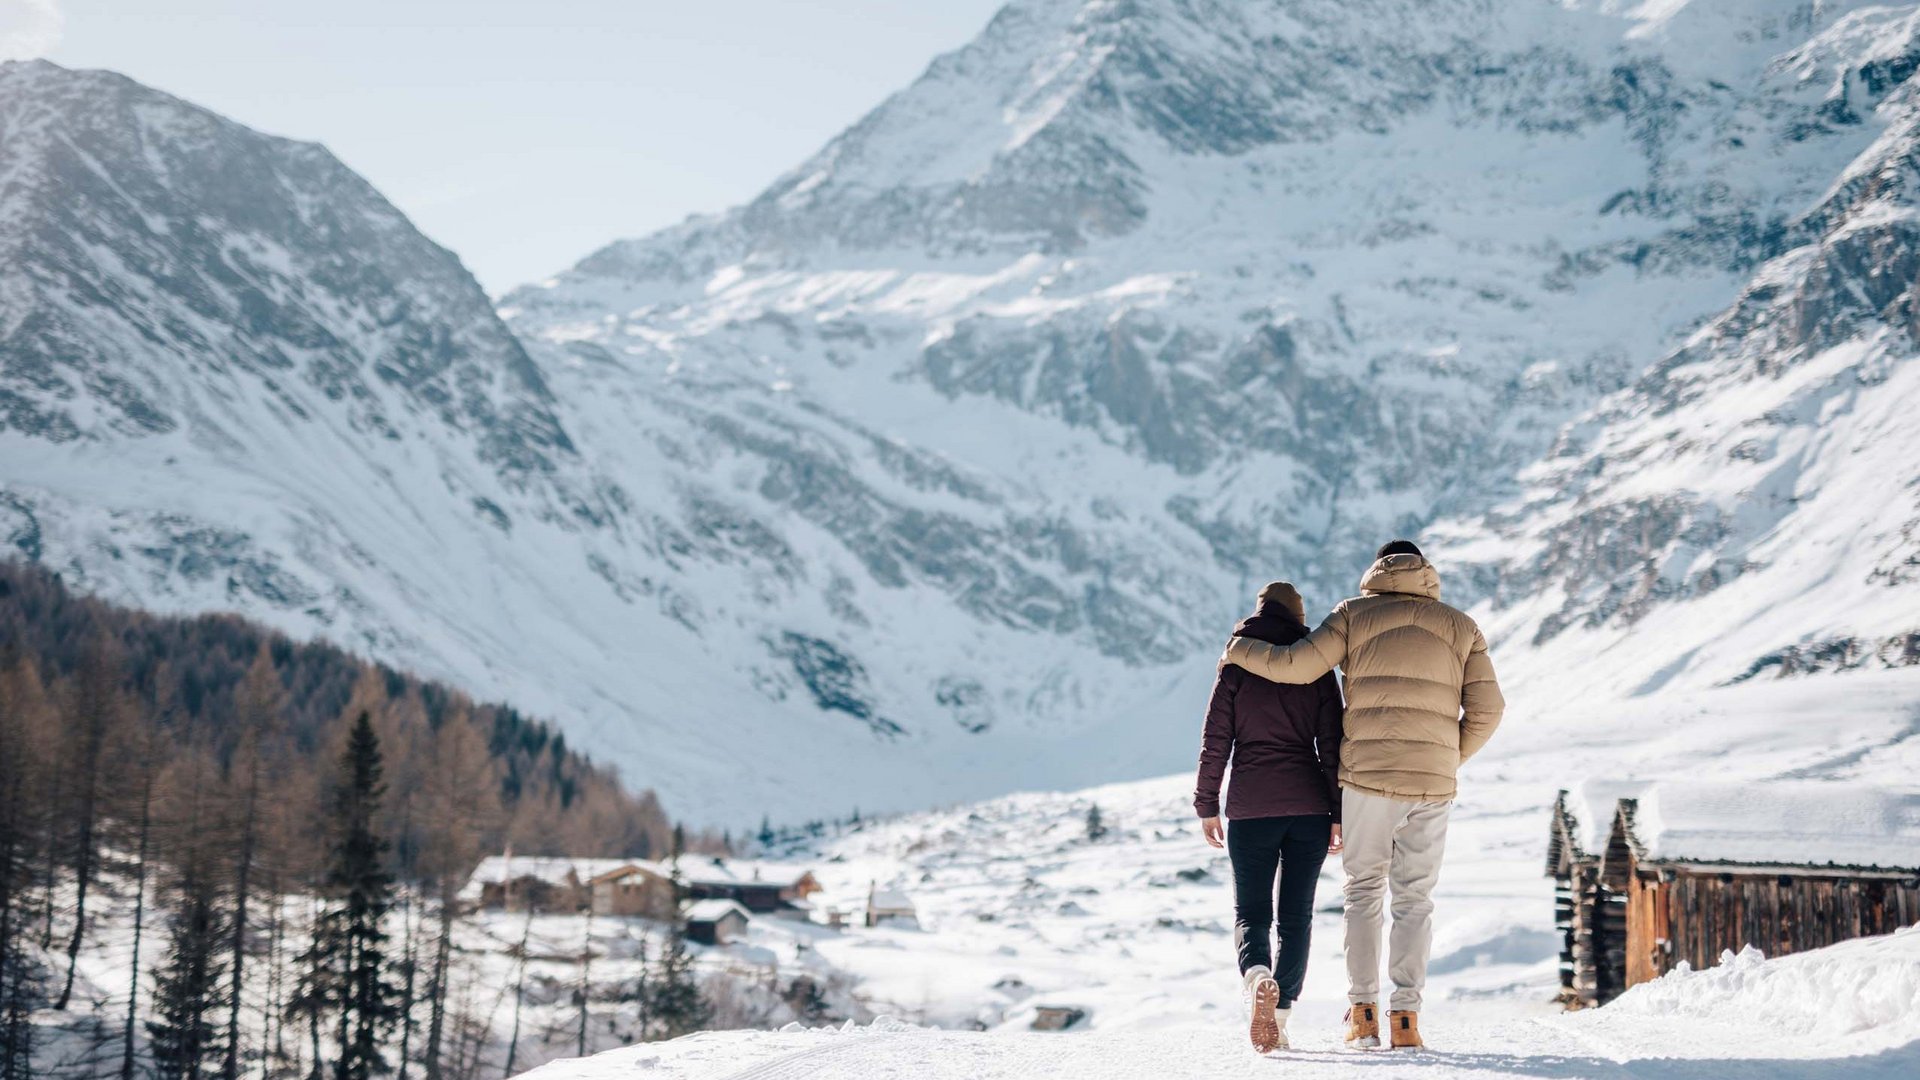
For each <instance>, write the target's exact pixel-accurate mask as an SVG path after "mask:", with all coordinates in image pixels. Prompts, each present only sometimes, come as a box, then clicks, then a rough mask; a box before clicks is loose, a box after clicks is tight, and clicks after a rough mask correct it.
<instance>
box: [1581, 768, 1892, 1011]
mask: <svg viewBox="0 0 1920 1080" xmlns="http://www.w3.org/2000/svg"><path fill="white" fill-rule="evenodd" d="M1608 794H1617V795H1618V797H1617V798H1614V799H1613V800H1612V802H1613V806H1612V810H1611V813H1610V814H1606V816H1605V817H1604V818H1602V817H1600V815H1601V813H1602V811H1601V810H1600V806H1601V805H1604V802H1605V798H1606V796H1607V795H1608ZM1601 820H1604V821H1605V822H1606V826H1605V830H1604V833H1603V832H1602V831H1601V830H1600V828H1599V821H1601ZM1602 836H1604V840H1602V839H1601V837H1602ZM1548 862H1549V872H1550V873H1552V874H1553V875H1554V877H1555V878H1556V881H1557V885H1558V889H1557V897H1556V905H1557V915H1558V918H1559V920H1560V923H1561V926H1562V929H1563V932H1564V934H1565V943H1564V945H1563V949H1562V954H1561V962H1562V976H1561V978H1562V983H1563V986H1564V993H1565V996H1566V1000H1567V1003H1568V1004H1569V1006H1571V1007H1581V1006H1590V1005H1602V1004H1605V1003H1606V1002H1607V1001H1610V1000H1612V998H1614V997H1615V996H1617V995H1618V994H1619V993H1620V992H1621V991H1623V990H1625V989H1627V988H1628V987H1631V986H1635V985H1638V984H1640V983H1643V982H1647V981H1649V980H1651V979H1656V978H1659V977H1660V976H1661V975H1664V974H1666V973H1667V972H1668V971H1671V970H1672V969H1673V968H1674V967H1675V965H1677V964H1679V963H1681V962H1683V961H1684V962H1685V963H1687V964H1688V965H1689V966H1691V967H1693V968H1696V969H1698V968H1705V967H1711V966H1713V965H1714V964H1716V963H1718V962H1719V959H1720V956H1721V954H1722V953H1723V952H1726V951H1729V950H1731V951H1734V952H1738V951H1739V950H1740V949H1742V948H1744V947H1745V946H1748V945H1751V946H1753V947H1755V948H1757V949H1759V950H1760V951H1761V952H1763V953H1765V954H1766V955H1768V956H1784V955H1786V954H1788V953H1795V952H1804V951H1805V950H1808V949H1817V948H1820V947H1822V946H1825V945H1832V944H1834V943H1835V942H1839V941H1846V940H1848V939H1851V938H1858V937H1868V936H1872V935H1876V934H1887V933H1892V932H1893V931H1895V930H1898V929H1900V928H1901V927H1905V926H1911V925H1914V924H1916V923H1920V792H1905V791H1892V790H1886V789H1879V788H1870V787H1865V786H1862V785H1855V784H1847V783H1839V782H1821V783H1751V784H1718V783H1703V782H1668V783H1659V784H1639V785H1595V786H1589V787H1588V788H1586V789H1583V790H1582V791H1581V792H1580V793H1578V794H1570V793H1567V792H1562V793H1561V797H1560V799H1559V800H1558V801H1556V803H1555V805H1554V820H1553V825H1552V832H1551V835H1550V838H1549V855H1548Z"/></svg>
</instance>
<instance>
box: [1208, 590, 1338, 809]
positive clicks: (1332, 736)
mask: <svg viewBox="0 0 1920 1080" xmlns="http://www.w3.org/2000/svg"><path fill="white" fill-rule="evenodd" d="M1233 632H1234V633H1235V634H1236V635H1238V636H1240V637H1251V638H1258V639H1259V640H1261V641H1270V642H1272V643H1273V644H1275V645H1291V644H1292V643H1294V642H1295V641H1298V640H1300V639H1301V638H1303V637H1306V636H1307V628H1306V627H1305V626H1303V625H1301V623H1300V621H1299V620H1298V619H1295V618H1294V617H1293V613H1292V612H1290V611H1288V610H1286V609H1285V608H1283V607H1281V606H1279V605H1277V604H1270V603H1269V604H1261V605H1260V610H1258V611H1256V612H1254V613H1253V614H1252V615H1251V616H1249V617H1248V618H1246V619H1245V620H1243V621H1242V622H1241V623H1240V625H1239V626H1237V627H1235V628H1234V630H1233ZM1341 711H1342V709H1341V704H1340V684H1339V683H1338V682H1336V681H1335V680H1334V676H1333V674H1332V673H1331V672H1329V673H1328V674H1326V675H1324V676H1322V677H1321V678H1320V679H1319V680H1318V681H1317V682H1313V683H1310V684H1308V685H1306V686H1285V685H1282V684H1280V683H1272V682H1268V681H1267V680H1265V679H1262V678H1260V677H1259V676H1258V675H1249V674H1248V673H1247V672H1246V671H1245V670H1244V669H1243V668H1241V667H1239V666H1238V665H1234V664H1229V665H1228V666H1227V667H1225V668H1222V669H1221V671H1220V674H1219V676H1218V677H1217V678H1215V680H1214V683H1213V700H1212V701H1210V702H1208V704H1207V726H1206V731H1205V733H1204V734H1203V735H1202V736H1201V739H1200V775H1199V778H1198V779H1197V781H1196V782H1195V784H1194V792H1193V808H1194V810H1195V811H1196V812H1198V813H1199V815H1200V816H1201V817H1203V818H1206V817H1215V816H1218V815H1219V813H1220V780H1221V777H1222V776H1224V775H1225V773H1226V771H1227V761H1228V759H1229V758H1231V759H1232V761H1233V784H1232V786H1231V787H1230V788H1229V789H1228V791H1227V814H1226V816H1227V817H1228V818H1229V819H1230V820H1240V819H1243V818H1262V817H1288V816H1292V815H1295V814H1332V815H1333V820H1335V821H1339V820H1340V781H1339V779H1338V774H1339V771H1340V715H1341Z"/></svg>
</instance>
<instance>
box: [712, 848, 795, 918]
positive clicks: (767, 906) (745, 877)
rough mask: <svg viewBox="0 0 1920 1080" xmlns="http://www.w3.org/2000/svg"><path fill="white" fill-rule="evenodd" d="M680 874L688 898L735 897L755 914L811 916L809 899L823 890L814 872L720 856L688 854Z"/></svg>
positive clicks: (789, 916) (736, 901)
mask: <svg viewBox="0 0 1920 1080" xmlns="http://www.w3.org/2000/svg"><path fill="white" fill-rule="evenodd" d="M680 876H681V881H682V885H681V890H682V892H683V894H684V895H685V896H686V897H687V898H688V899H691V900H732V901H734V902H735V903H737V904H739V905H740V906H741V907H744V908H746V909H747V910H748V911H749V912H751V913H753V914H755V915H775V916H779V917H781V918H790V919H807V918H810V917H811V913H812V904H811V903H810V902H809V900H808V898H809V897H811V896H812V895H813V894H815V893H817V892H819V891H820V882H819V881H817V880H815V878H814V876H813V874H812V873H811V872H810V871H807V870H802V869H800V868H798V867H793V866H781V865H778V864H775V863H767V862H753V861H749V860H746V859H728V858H723V857H720V856H704V855H702V856H693V855H689V856H685V857H683V858H681V860H680Z"/></svg>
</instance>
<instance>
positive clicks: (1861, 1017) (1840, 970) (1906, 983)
mask: <svg viewBox="0 0 1920 1080" xmlns="http://www.w3.org/2000/svg"><path fill="white" fill-rule="evenodd" d="M1623 1014H1624V1015H1625V1016H1627V1017H1629V1018H1633V1017H1677V1018H1685V1019H1690V1020H1694V1021H1700V1022H1701V1023H1699V1024H1697V1025H1696V1026H1697V1027H1698V1028H1700V1029H1703V1030H1705V1029H1723V1028H1735V1029H1738V1028H1766V1029H1770V1030H1773V1031H1775V1032H1778V1033H1779V1034H1781V1035H1784V1036H1789V1037H1792V1038H1795V1039H1803V1040H1805V1041H1806V1043H1807V1044H1808V1045H1807V1048H1808V1049H1812V1048H1813V1047H1814V1044H1819V1045H1822V1046H1833V1047H1844V1049H1846V1050H1848V1051H1851V1052H1871V1051H1875V1050H1881V1049H1887V1048H1890V1047H1895V1046H1902V1045H1905V1044H1907V1043H1911V1042H1914V1041H1915V1040H1920V927H1911V928H1909V929H1906V930H1902V931H1900V932H1899V933H1896V934H1890V935H1888V936H1886V937H1875V938H1860V939H1858V940H1855V941H1846V942H1842V943H1840V944H1838V945H1833V946H1829V947H1828V948H1825V949H1816V950H1814V951H1812V952H1806V953H1799V954H1796V955H1793V956H1784V957H1781V958H1779V959H1776V960H1768V959H1766V958H1765V957H1764V956H1762V955H1761V953H1760V951H1759V950H1758V949H1755V948H1753V947H1752V946H1748V947H1747V948H1746V949H1744V950H1742V951H1741V952H1740V954H1739V955H1737V956H1735V955H1733V954H1731V953H1728V954H1724V955H1723V957H1722V959H1721V963H1720V965H1719V966H1718V967H1714V968H1709V969H1707V970H1705V971H1690V970H1688V969H1687V968H1686V966H1685V965H1684V964H1683V965H1682V966H1681V967H1680V968H1679V969H1677V970H1675V971H1673V972H1672V973H1670V974H1668V975H1666V976H1664V977H1662V978H1660V979H1656V980H1655V981H1653V982H1650V983H1643V984H1641V985H1639V986H1636V987H1634V988H1633V989H1631V990H1629V991H1627V992H1626V993H1625V994H1622V995H1621V996H1620V997H1619V999H1618V1000H1616V1001H1614V1002H1613V1004H1611V1005H1608V1006H1607V1007H1606V1008H1604V1009H1601V1010H1598V1011H1597V1012H1596V1013H1594V1014H1591V1015H1593V1016H1594V1018H1595V1019H1596V1020H1598V1019H1600V1018H1601V1017H1603V1016H1604V1017H1606V1019H1608V1020H1610V1021H1613V1022H1616V1023H1617V1022H1618V1021H1619V1020H1620V1018H1621V1017H1622V1015H1623ZM1583 1015H1585V1014H1583Z"/></svg>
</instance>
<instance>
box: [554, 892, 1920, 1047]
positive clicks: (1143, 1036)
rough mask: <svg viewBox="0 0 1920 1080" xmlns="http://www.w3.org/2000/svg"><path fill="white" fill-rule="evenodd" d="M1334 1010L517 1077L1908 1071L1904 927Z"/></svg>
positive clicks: (1919, 987) (1918, 979) (1915, 996)
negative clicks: (1271, 1043) (1392, 1044)
mask: <svg viewBox="0 0 1920 1080" xmlns="http://www.w3.org/2000/svg"><path fill="white" fill-rule="evenodd" d="M1337 1015H1338V1011H1337V1009H1335V1008H1333V1007H1330V1006H1328V1007H1315V1008H1311V1009H1304V1010H1300V1011H1297V1012H1296V1014H1295V1023H1294V1025H1293V1026H1294V1031H1293V1039H1294V1045H1295V1047H1296V1049H1294V1050H1292V1051H1290V1052H1285V1053H1279V1054H1273V1055H1270V1056H1268V1057H1264V1058H1263V1057H1259V1056H1256V1055H1255V1054H1254V1053H1253V1052H1252V1051H1251V1050H1250V1049H1248V1048H1247V1046H1246V1043H1245V1036H1244V1034H1243V1032H1242V1031H1241V1030H1240V1028H1239V1025H1238V1023H1237V1022H1234V1021H1233V1019H1232V1018H1231V1017H1229V1016H1225V1015H1219V1016H1217V1017H1216V1018H1215V1019H1214V1020H1211V1021H1209V1022H1207V1023H1203V1024H1194V1023H1191V1022H1176V1026H1168V1027H1157V1028H1156V1027H1153V1026H1150V1025H1146V1024H1131V1025H1124V1026H1115V1027H1107V1028H1096V1029H1094V1030H1091V1031H1087V1032H1083V1033H1068V1034H1039V1033H1034V1032H1028V1031H1008V1030H1003V1031H994V1032H956V1031H936V1030H931V1029H924V1028H915V1027H912V1026H909V1025H905V1024H900V1023H897V1022H893V1021H888V1020H880V1021H876V1022H875V1023H874V1024H873V1025H871V1026H869V1027H865V1028H855V1027H848V1028H845V1029H841V1030H833V1029H818V1030H812V1031H807V1030H788V1031H778V1032H715V1033H708V1034H701V1035H694V1036H690V1037H688V1038H685V1039H679V1040H676V1041H673V1042H669V1043H655V1044H651V1045H646V1046H635V1047H629V1048H627V1049H624V1050H615V1051H613V1052H611V1053H606V1054H601V1055H599V1056H598V1057H593V1058H587V1059H583V1060H576V1061H557V1062H553V1063H552V1064H549V1065H546V1066H543V1067H542V1068H539V1069H535V1070H534V1071H532V1072H530V1073H527V1074H526V1080H631V1078H634V1077H649V1078H655V1080H800V1078H806V1080H877V1078H887V1077H902V1078H912V1080H1028V1078H1034V1080H1077V1078H1080V1077H1086V1078H1088V1080H1148V1078H1152V1080H1165V1078H1176V1077H1188V1076H1205V1077H1208V1078H1209V1080H1215V1078H1218V1080H1234V1078H1238V1077H1281V1076H1285V1077H1302V1078H1306V1080H1335V1078H1351V1077H1355V1076H1365V1077H1369V1078H1372V1080H1396V1078H1401V1077H1408V1078H1411V1077H1423V1078H1460V1080H1465V1078H1472V1077H1537V1078H1541V1080H1637V1078H1645V1080H1725V1078H1738V1080H1774V1078H1782V1080H1784V1078H1812V1080H1827V1078H1831V1080H1841V1078H1844V1080H1894V1078H1896V1077H1897V1078H1900V1080H1911V1078H1913V1077H1915V1076H1920V928H1915V929H1912V930H1907V931H1903V932H1901V933H1899V934H1895V935H1892V936H1891V937H1885V938H1872V939H1865V940H1861V941H1852V942H1847V943H1844V944H1841V945H1837V946H1834V947H1832V948H1830V949H1823V950H1820V951H1818V952H1813V953H1806V954H1802V955H1799V956H1791V957H1785V958H1782V959H1780V960H1774V961H1765V960H1762V959H1761V958H1760V957H1759V956H1758V954H1748V955H1743V956H1741V957H1739V958H1737V959H1734V960H1733V961H1732V962H1731V963H1727V964H1723V965H1722V966H1720V967H1717V968H1713V969H1711V970H1707V971H1700V972H1682V973H1676V974H1674V975H1671V976H1669V977H1667V978H1665V979H1662V980H1660V981H1658V982H1655V983H1651V984H1648V985H1646V986H1642V987H1637V988H1636V989H1635V990H1633V991H1632V992H1631V993H1629V994H1627V995H1626V996H1625V997H1623V998H1621V999H1620V1000H1619V1001H1617V1002H1615V1003H1613V1004H1612V1005H1609V1006H1607V1007H1606V1008H1604V1009H1598V1010H1593V1011H1589V1012H1584V1013H1576V1014H1564V1013H1553V1012H1547V1013H1542V1012H1538V1011H1537V1006H1527V1005H1522V1004H1520V1003H1518V1002H1515V1001H1512V1000H1506V1001H1486V1002H1479V1003H1467V1002H1457V1003H1452V1004H1450V1005H1449V1006H1447V1007H1445V1008H1436V1009H1433V1010H1430V1012H1429V1013H1428V1014H1427V1015H1426V1016H1425V1017H1424V1022H1423V1026H1424V1027H1425V1028H1426V1029H1427V1031H1426V1036H1427V1040H1428V1042H1429V1043H1430V1044H1431V1045H1432V1046H1433V1047H1434V1049H1432V1050H1426V1051H1392V1050H1373V1051H1364V1050H1349V1049H1346V1048H1345V1047H1343V1046H1341V1045H1339V1043H1338V1034H1337V1031H1338V1029H1337V1026H1336V1023H1335V1021H1336V1018H1337Z"/></svg>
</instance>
